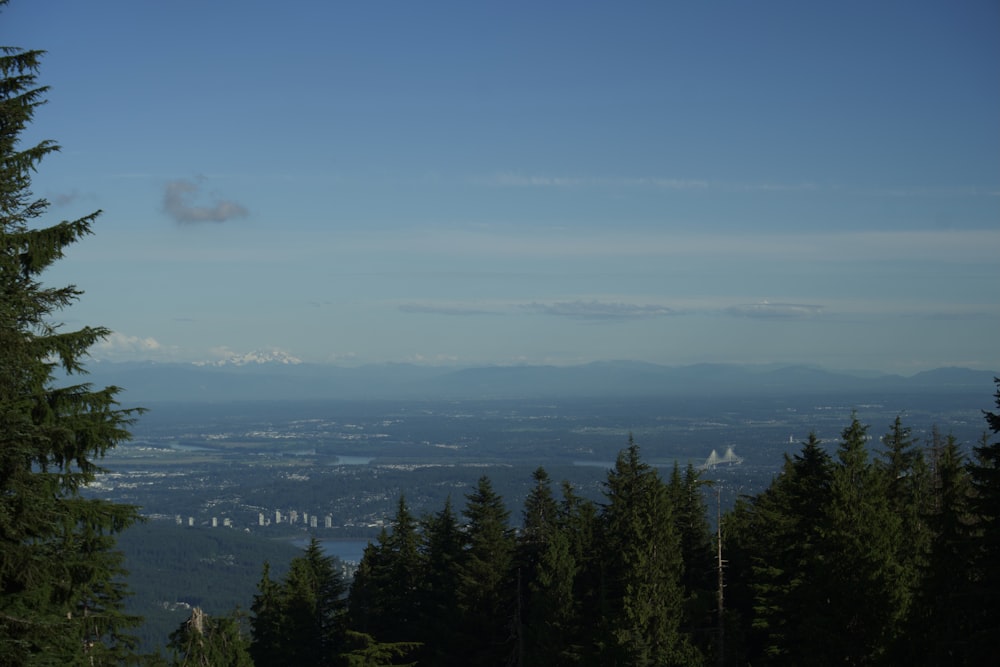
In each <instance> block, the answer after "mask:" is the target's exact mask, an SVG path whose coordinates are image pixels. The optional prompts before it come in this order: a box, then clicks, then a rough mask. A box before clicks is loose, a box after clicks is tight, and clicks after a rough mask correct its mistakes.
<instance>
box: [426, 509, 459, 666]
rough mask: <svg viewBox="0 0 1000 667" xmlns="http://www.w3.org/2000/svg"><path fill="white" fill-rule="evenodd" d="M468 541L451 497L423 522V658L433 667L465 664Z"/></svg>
mask: <svg viewBox="0 0 1000 667" xmlns="http://www.w3.org/2000/svg"><path fill="white" fill-rule="evenodd" d="M464 542H465V538H464V536H463V534H462V531H461V527H460V526H459V525H458V518H457V517H456V516H455V512H454V510H453V509H452V504H451V496H449V497H448V498H447V499H446V500H445V503H444V507H443V508H442V509H441V511H439V512H437V513H436V514H433V515H431V516H429V517H427V518H425V519H424V520H423V521H422V540H421V544H420V552H421V555H422V556H423V559H424V564H425V567H426V570H425V572H426V574H425V575H424V577H423V585H422V587H421V592H420V600H421V603H420V608H421V611H422V613H421V627H422V630H421V633H420V636H421V639H422V641H423V642H424V648H423V655H425V656H426V658H427V663H428V664H432V665H455V666H458V665H464V664H465V662H464V660H463V659H462V655H461V652H460V646H459V644H460V634H461V628H460V627H458V626H459V625H460V624H459V623H457V622H456V619H458V618H459V606H458V589H459V583H458V582H459V576H460V573H461V568H462V563H463V561H464V558H465V550H464Z"/></svg>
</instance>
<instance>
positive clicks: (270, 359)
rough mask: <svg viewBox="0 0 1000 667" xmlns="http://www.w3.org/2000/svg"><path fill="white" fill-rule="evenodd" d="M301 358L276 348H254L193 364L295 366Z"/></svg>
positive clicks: (299, 362)
mask: <svg viewBox="0 0 1000 667" xmlns="http://www.w3.org/2000/svg"><path fill="white" fill-rule="evenodd" d="M301 363H302V360H301V359H299V358H298V357H293V356H292V355H290V354H288V353H287V352H285V351H283V350H279V349H277V348H274V349H270V350H254V351H252V352H247V353H246V354H236V353H227V354H226V356H225V357H223V358H222V359H219V360H217V361H195V362H194V365H195V366H248V365H251V364H283V365H285V366H295V365H297V364H301Z"/></svg>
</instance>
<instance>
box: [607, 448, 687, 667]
mask: <svg viewBox="0 0 1000 667" xmlns="http://www.w3.org/2000/svg"><path fill="white" fill-rule="evenodd" d="M605 495H606V496H607V499H608V502H607V504H606V505H605V506H604V511H603V514H602V519H603V521H602V524H603V530H602V533H601V536H602V545H601V547H602V557H603V559H602V571H603V577H602V578H603V585H602V604H603V607H604V614H603V618H604V620H605V629H604V632H603V633H602V640H603V648H602V651H601V654H602V662H603V664H606V665H690V664H694V663H695V662H697V661H698V657H697V655H696V654H695V652H694V651H693V650H692V649H691V647H690V646H689V645H688V643H687V642H686V640H685V638H684V637H683V636H682V634H681V632H680V623H681V615H682V609H683V589H682V586H681V575H682V572H683V562H682V560H681V549H680V540H679V538H678V535H677V532H676V529H675V527H674V526H675V523H674V516H673V507H672V506H671V502H670V496H669V493H668V491H667V487H666V485H665V484H664V483H663V482H662V480H660V478H659V475H657V474H656V471H655V470H653V469H652V468H650V467H649V466H648V465H647V464H645V463H644V462H642V461H641V460H640V457H639V447H638V445H636V444H635V442H634V441H633V440H632V437H631V436H629V444H628V448H627V449H626V450H624V451H622V452H620V453H619V454H618V458H617V460H616V462H615V467H614V468H613V469H612V470H611V471H609V473H608V480H607V482H606V488H605Z"/></svg>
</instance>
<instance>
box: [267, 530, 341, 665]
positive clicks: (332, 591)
mask: <svg viewBox="0 0 1000 667" xmlns="http://www.w3.org/2000/svg"><path fill="white" fill-rule="evenodd" d="M345 592H346V585H345V584H344V581H343V576H342V575H341V573H340V570H339V569H338V568H337V567H335V565H334V562H333V559H332V558H330V557H328V556H324V555H323V552H322V549H321V548H320V545H319V542H318V541H317V540H316V539H315V538H313V539H312V540H310V542H309V545H308V546H307V547H306V549H305V552H304V553H303V555H302V556H300V557H298V558H295V559H294V560H292V563H291V566H290V567H289V570H288V574H287V575H286V576H285V577H284V579H282V580H281V581H280V582H276V581H274V580H272V579H271V577H270V572H269V568H268V566H267V565H266V564H265V566H264V574H263V576H262V577H261V582H260V584H259V585H258V592H257V595H256V596H254V601H253V606H252V607H251V611H252V613H253V615H252V617H251V619H250V624H251V627H252V629H253V641H252V643H251V646H250V654H251V655H252V656H253V659H254V662H255V663H257V664H260V665H271V666H273V667H281V666H282V665H288V666H289V667H292V666H298V665H314V666H316V667H323V666H325V665H335V664H337V660H338V656H339V655H340V653H341V651H343V650H344V633H345V631H346V628H345V625H344V615H345V612H346V601H345V599H344V594H345Z"/></svg>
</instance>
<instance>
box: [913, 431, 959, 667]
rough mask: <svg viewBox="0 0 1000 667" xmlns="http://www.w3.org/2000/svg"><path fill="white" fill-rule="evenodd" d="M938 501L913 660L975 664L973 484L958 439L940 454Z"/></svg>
mask: <svg viewBox="0 0 1000 667" xmlns="http://www.w3.org/2000/svg"><path fill="white" fill-rule="evenodd" d="M937 462H938V465H937V470H936V475H935V477H936V484H935V492H934V499H935V502H934V504H933V506H932V508H931V511H930V514H929V516H928V517H927V523H928V526H929V528H930V531H931V544H930V552H929V554H928V558H927V562H926V565H925V572H924V576H923V577H922V578H921V586H920V589H919V590H918V594H917V599H916V602H915V604H914V606H913V612H912V613H911V618H910V636H911V637H912V645H913V647H914V651H913V654H912V655H911V656H908V657H909V658H910V662H911V663H913V664H920V665H962V664H971V663H970V662H969V660H968V659H967V655H968V651H969V647H968V645H967V641H966V639H967V637H968V635H969V628H970V618H971V615H972V614H974V613H975V612H974V606H973V605H974V603H975V602H976V600H975V594H974V592H973V591H974V583H973V580H972V569H971V562H972V553H971V540H970V537H971V525H972V517H971V515H970V514H969V499H970V495H971V489H972V486H971V483H970V481H969V474H968V470H967V469H966V465H965V457H964V456H963V454H962V452H961V451H960V449H959V447H958V443H957V442H956V440H955V438H954V436H948V438H947V441H946V444H945V445H943V446H942V447H941V448H940V450H939V451H938V457H937Z"/></svg>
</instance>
